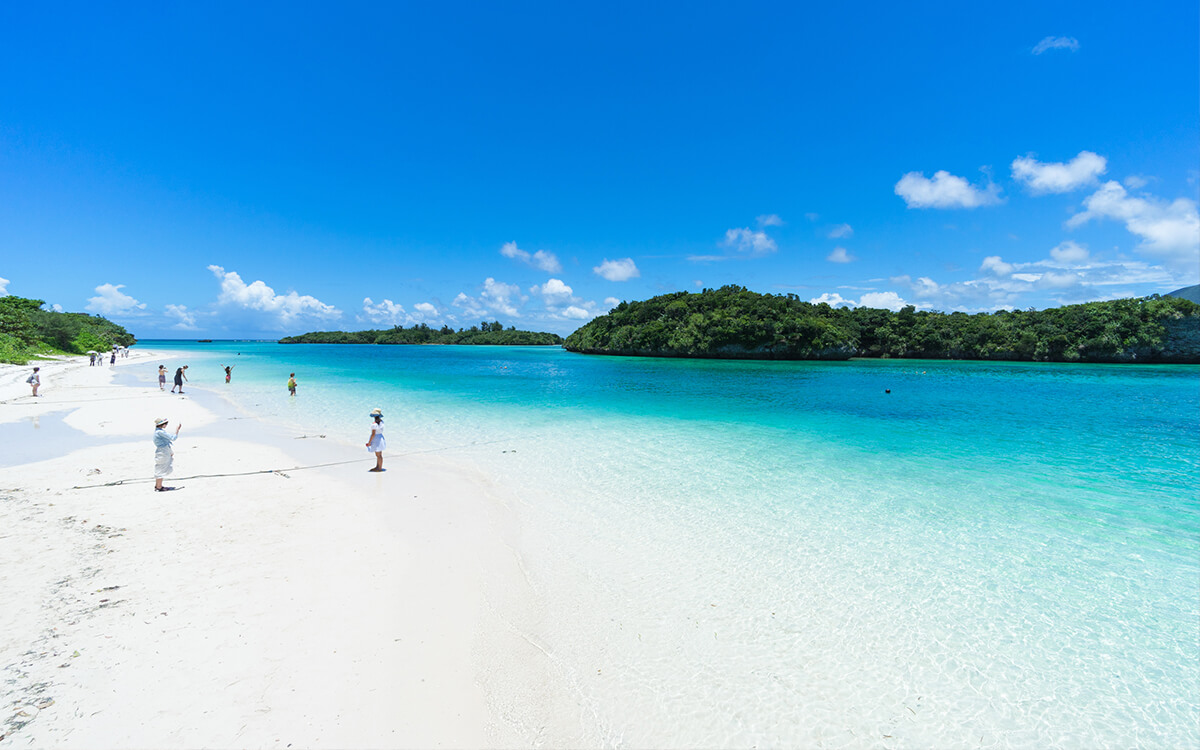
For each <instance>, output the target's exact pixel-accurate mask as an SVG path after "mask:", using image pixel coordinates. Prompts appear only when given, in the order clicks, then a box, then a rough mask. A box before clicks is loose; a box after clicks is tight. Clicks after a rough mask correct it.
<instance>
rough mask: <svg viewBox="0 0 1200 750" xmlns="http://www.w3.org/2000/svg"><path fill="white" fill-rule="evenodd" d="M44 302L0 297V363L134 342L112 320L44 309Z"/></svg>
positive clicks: (26, 360) (133, 339) (81, 352)
mask: <svg viewBox="0 0 1200 750" xmlns="http://www.w3.org/2000/svg"><path fill="white" fill-rule="evenodd" d="M44 304H45V302H43V301H42V300H40V299H27V298H25V297H16V296H11V295H10V296H5V297H0V362H7V363H9V364H18V365H23V364H25V363H26V362H28V361H29V360H31V359H33V358H34V357H37V356H38V355H40V354H86V353H87V352H88V351H92V350H94V351H98V352H103V351H108V350H110V349H112V347H114V346H132V345H133V344H135V343H137V339H135V338H134V337H133V334H131V333H129V331H127V330H125V328H124V327H122V326H119V325H117V324H116V323H114V322H112V321H111V320H108V319H106V318H102V317H100V316H99V315H88V314H87V313H69V312H55V311H54V310H45V309H43V305H44Z"/></svg>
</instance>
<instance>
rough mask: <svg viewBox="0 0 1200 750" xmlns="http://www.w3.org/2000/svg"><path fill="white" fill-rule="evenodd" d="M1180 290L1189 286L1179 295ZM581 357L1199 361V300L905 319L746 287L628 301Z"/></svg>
mask: <svg viewBox="0 0 1200 750" xmlns="http://www.w3.org/2000/svg"><path fill="white" fill-rule="evenodd" d="M1180 291H1181V292H1182V291H1185V290H1180ZM563 347H564V348H565V349H568V350H570V351H574V352H580V353H584V354H610V355H624V356H650V357H697V358H718V359H780V360H807V359H814V360H844V359H850V358H852V357H879V358H889V357H897V358H913V359H975V360H1011V361H1040V362H1137V363H1193V364H1194V363H1200V305H1197V304H1196V303H1195V302H1192V301H1189V300H1187V299H1184V298H1182V297H1177V296H1161V297H1160V296H1158V295H1152V296H1150V297H1142V298H1132V299H1119V300H1109V301H1105V302H1087V303H1084V304H1078V305H1065V306H1063V307H1055V308H1048V309H1045V310H1032V309H1031V310H997V311H996V312H993V313H974V314H968V313H964V312H954V313H941V312H934V311H928V310H917V309H916V308H915V307H913V306H912V305H909V306H907V307H905V308H903V309H901V310H899V311H898V312H892V311H890V310H882V309H875V308H866V307H857V308H849V307H830V306H829V305H827V304H824V303H821V304H812V303H810V302H805V301H803V300H801V299H800V298H799V297H797V296H796V295H794V294H787V295H775V294H759V293H756V292H752V291H749V290H747V289H746V288H744V287H740V286H724V287H721V288H720V289H705V290H704V291H702V292H698V293H692V292H676V293H673V294H664V295H661V296H658V297H653V298H651V299H648V300H645V301H643V302H622V303H621V304H620V305H618V306H617V307H615V308H614V309H613V310H612V311H611V312H609V313H608V314H607V315H602V316H600V317H598V318H596V319H594V320H592V321H590V322H589V323H587V324H586V325H584V326H583V327H581V328H580V329H579V330H577V331H575V332H574V333H572V334H571V335H570V336H568V337H567V339H566V342H565V343H564V344H563Z"/></svg>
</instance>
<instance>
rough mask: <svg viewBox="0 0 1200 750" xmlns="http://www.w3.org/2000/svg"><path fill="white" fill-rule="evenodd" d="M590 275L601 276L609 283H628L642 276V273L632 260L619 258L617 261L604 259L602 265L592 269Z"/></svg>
mask: <svg viewBox="0 0 1200 750" xmlns="http://www.w3.org/2000/svg"><path fill="white" fill-rule="evenodd" d="M592 273H594V274H596V275H597V276H602V277H603V278H605V279H608V280H609V281H629V280H630V279H636V278H637V277H639V276H641V275H642V272H641V271H639V270H638V267H637V264H635V263H634V262H633V258H621V259H619V260H609V259H608V258H605V259H604V262H603V263H601V264H600V265H598V266H596V267H594V268H593V269H592Z"/></svg>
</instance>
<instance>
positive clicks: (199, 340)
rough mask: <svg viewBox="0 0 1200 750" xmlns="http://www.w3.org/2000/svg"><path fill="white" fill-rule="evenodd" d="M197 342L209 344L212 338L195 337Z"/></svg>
mask: <svg viewBox="0 0 1200 750" xmlns="http://www.w3.org/2000/svg"><path fill="white" fill-rule="evenodd" d="M196 343H197V344H211V343H212V339H196Z"/></svg>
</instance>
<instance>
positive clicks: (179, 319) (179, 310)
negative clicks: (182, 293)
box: [165, 305, 198, 331]
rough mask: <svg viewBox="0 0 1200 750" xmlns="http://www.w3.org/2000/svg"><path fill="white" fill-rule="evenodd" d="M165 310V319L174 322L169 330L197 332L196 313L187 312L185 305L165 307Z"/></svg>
mask: <svg viewBox="0 0 1200 750" xmlns="http://www.w3.org/2000/svg"><path fill="white" fill-rule="evenodd" d="M165 309H166V315H167V318H169V319H172V320H174V321H175V323H174V325H172V326H171V328H174V329H175V330H179V331H195V330H197V328H198V326H197V325H196V313H194V312H192V311H190V310H188V309H187V305H167V306H166V308H165Z"/></svg>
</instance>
